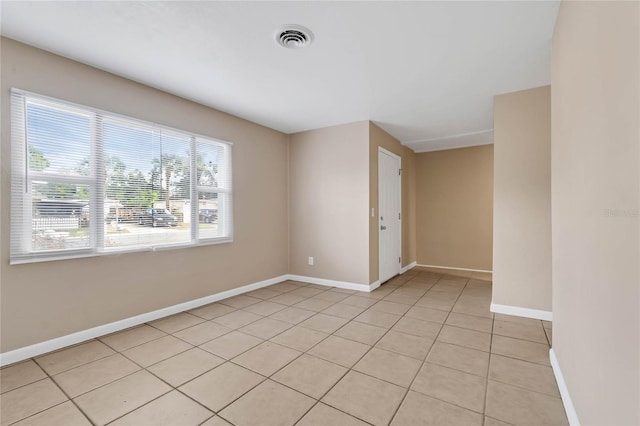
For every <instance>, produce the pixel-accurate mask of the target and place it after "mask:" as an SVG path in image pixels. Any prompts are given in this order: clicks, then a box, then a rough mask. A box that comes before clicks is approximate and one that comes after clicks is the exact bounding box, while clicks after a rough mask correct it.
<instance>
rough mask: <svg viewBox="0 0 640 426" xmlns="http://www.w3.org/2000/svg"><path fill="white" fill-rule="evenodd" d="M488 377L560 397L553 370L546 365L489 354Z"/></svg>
mask: <svg viewBox="0 0 640 426" xmlns="http://www.w3.org/2000/svg"><path fill="white" fill-rule="evenodd" d="M489 378H490V379H492V380H495V381H498V382H503V383H507V384H510V385H514V386H520V387H522V388H526V389H529V390H532V391H535V392H540V393H545V394H547V395H551V396H556V397H560V392H559V391H558V385H557V384H556V379H555V376H554V375H553V370H552V369H551V367H548V366H546V365H540V364H535V363H532V362H527V361H521V360H519V359H514V358H507V357H503V356H500V355H495V354H494V355H491V361H490V362H489Z"/></svg>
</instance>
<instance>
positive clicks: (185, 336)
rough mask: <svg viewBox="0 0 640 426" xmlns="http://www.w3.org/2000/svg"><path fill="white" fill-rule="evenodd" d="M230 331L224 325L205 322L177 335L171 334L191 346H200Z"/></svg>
mask: <svg viewBox="0 0 640 426" xmlns="http://www.w3.org/2000/svg"><path fill="white" fill-rule="evenodd" d="M231 331H232V329H230V328H228V327H225V326H224V325H220V324H216V323H215V322H212V321H205V322H203V323H200V324H198V325H194V326H193V327H189V328H185V329H184V330H180V331H178V332H177V333H173V335H174V336H175V337H177V338H178V339H180V340H184V341H185V342H187V343H190V344H192V345H196V346H198V345H201V344H203V343H205V342H208V341H210V340H213V339H215V338H216V337H220V336H223V335H225V334H227V333H230V332H231Z"/></svg>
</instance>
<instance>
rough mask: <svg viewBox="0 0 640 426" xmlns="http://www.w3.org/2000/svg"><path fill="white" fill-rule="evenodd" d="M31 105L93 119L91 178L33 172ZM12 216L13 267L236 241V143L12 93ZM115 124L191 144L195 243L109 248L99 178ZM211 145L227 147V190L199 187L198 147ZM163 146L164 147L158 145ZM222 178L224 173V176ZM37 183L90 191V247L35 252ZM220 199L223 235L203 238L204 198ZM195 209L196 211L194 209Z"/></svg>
mask: <svg viewBox="0 0 640 426" xmlns="http://www.w3.org/2000/svg"><path fill="white" fill-rule="evenodd" d="M29 102H32V103H35V104H38V105H43V106H46V107H51V108H55V109H57V110H61V111H66V112H70V113H74V114H81V115H85V116H88V117H89V119H90V127H91V130H90V131H91V135H90V144H91V145H90V173H89V175H88V176H77V175H61V174H58V173H52V172H46V171H32V170H29V154H28V152H29V148H28V142H27V141H28V131H29V129H28V128H27V104H28V103H29ZM10 103H11V105H10V109H11V119H10V128H11V152H12V154H11V189H10V193H11V209H10V211H11V216H10V239H11V242H10V262H9V263H10V264H22V263H32V262H44V261H54V260H62V259H75V258H83V257H94V256H105V255H113V254H126V253H136V252H148V251H161V250H171V249H180V248H188V247H198V246H206V245H214V244H224V243H230V242H233V230H234V226H233V143H232V142H228V141H225V140H222V139H219V138H213V137H210V136H205V135H200V134H196V133H194V132H190V131H185V130H180V129H176V128H173V127H169V126H165V125H162V124H158V123H153V122H149V121H146V120H141V119H138V118H134V117H129V116H125V115H122V114H118V113H113V112H109V111H105V110H100V109H97V108H92V107H89V106H85V105H80V104H76V103H73V102H69V101H65V100H61V99H56V98H52V97H49V96H45V95H41V94H37V93H33V92H29V91H26V90H22V89H18V88H12V89H11V102H10ZM104 119H107V120H108V119H113V120H116V121H119V122H122V123H126V124H130V125H132V126H133V127H134V128H145V129H147V130H149V129H150V130H152V131H153V133H154V134H156V133H157V134H158V135H161V134H162V133H163V132H164V133H167V134H169V135H171V134H173V135H180V136H181V137H185V138H188V139H189V141H190V144H189V146H190V149H189V173H190V182H189V185H190V187H189V195H190V198H189V202H190V206H191V208H190V216H191V217H190V224H189V225H190V240H189V241H187V242H179V243H166V244H151V243H150V244H147V245H138V246H123V247H121V248H118V247H105V244H104V240H105V230H104V225H103V224H104V223H105V213H104V193H105V183H104V180H103V179H97V176H98V175H102V174H101V173H100V172H101V171H102V172H103V173H104V169H105V164H104V163H105V161H104V160H105V149H104V144H103V135H104V133H103V120H104ZM203 142H204V143H211V144H212V145H215V146H218V147H221V148H222V151H223V154H224V161H222V162H221V163H222V164H223V165H224V167H225V170H224V172H225V174H224V182H225V183H227V184H228V185H227V186H225V187H223V188H218V187H211V186H202V185H198V182H197V180H198V179H197V176H198V175H197V145H198V143H203ZM159 143H161V142H159ZM219 173H220V172H219ZM37 181H46V182H51V183H61V184H72V185H86V186H88V188H89V202H88V204H89V205H90V206H91V208H90V209H89V218H90V219H89V246H88V247H87V248H80V249H60V250H34V249H33V242H32V238H33V224H32V219H33V212H32V209H33V207H32V206H33V193H32V186H33V185H32V184H33V183H34V182H35V183H37ZM203 192H204V193H209V194H211V193H216V194H219V196H218V197H217V198H218V200H222V199H225V201H224V208H221V207H220V205H219V206H218V223H219V225H218V226H219V227H220V228H219V230H220V234H221V236H217V237H201V235H200V229H199V228H200V226H199V210H200V209H199V199H198V194H200V193H203ZM193 206H196V208H193Z"/></svg>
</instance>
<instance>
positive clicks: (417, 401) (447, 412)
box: [391, 391, 482, 426]
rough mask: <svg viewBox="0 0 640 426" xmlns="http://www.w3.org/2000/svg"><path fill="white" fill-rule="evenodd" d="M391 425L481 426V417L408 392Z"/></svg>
mask: <svg viewBox="0 0 640 426" xmlns="http://www.w3.org/2000/svg"><path fill="white" fill-rule="evenodd" d="M391 425H394V426H395V425H397V426H404V425H433V426H442V425H458V426H462V425H465V426H467V425H468V426H482V415H480V414H478V413H474V412H473V411H469V410H465V409H464V408H461V407H457V406H455V405H451V404H448V403H446V402H443V401H439V400H437V399H434V398H431V397H428V396H426V395H422V394H420V393H418V392H414V391H409V393H408V394H407V397H406V398H405V400H404V401H403V402H402V405H401V406H400V409H398V413H397V414H396V416H395V417H394V418H393V422H391Z"/></svg>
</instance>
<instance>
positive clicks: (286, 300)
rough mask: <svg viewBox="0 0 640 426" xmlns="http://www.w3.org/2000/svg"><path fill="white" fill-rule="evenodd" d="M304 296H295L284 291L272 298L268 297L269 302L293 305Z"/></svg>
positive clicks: (303, 298)
mask: <svg viewBox="0 0 640 426" xmlns="http://www.w3.org/2000/svg"><path fill="white" fill-rule="evenodd" d="M305 299H306V297H301V296H296V295H295V294H291V293H284V294H281V295H280V296H276V297H274V298H273V299H269V301H270V302H274V303H280V304H282V305H288V306H291V305H295V304H296V303H300V302H302V301H303V300H305Z"/></svg>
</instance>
